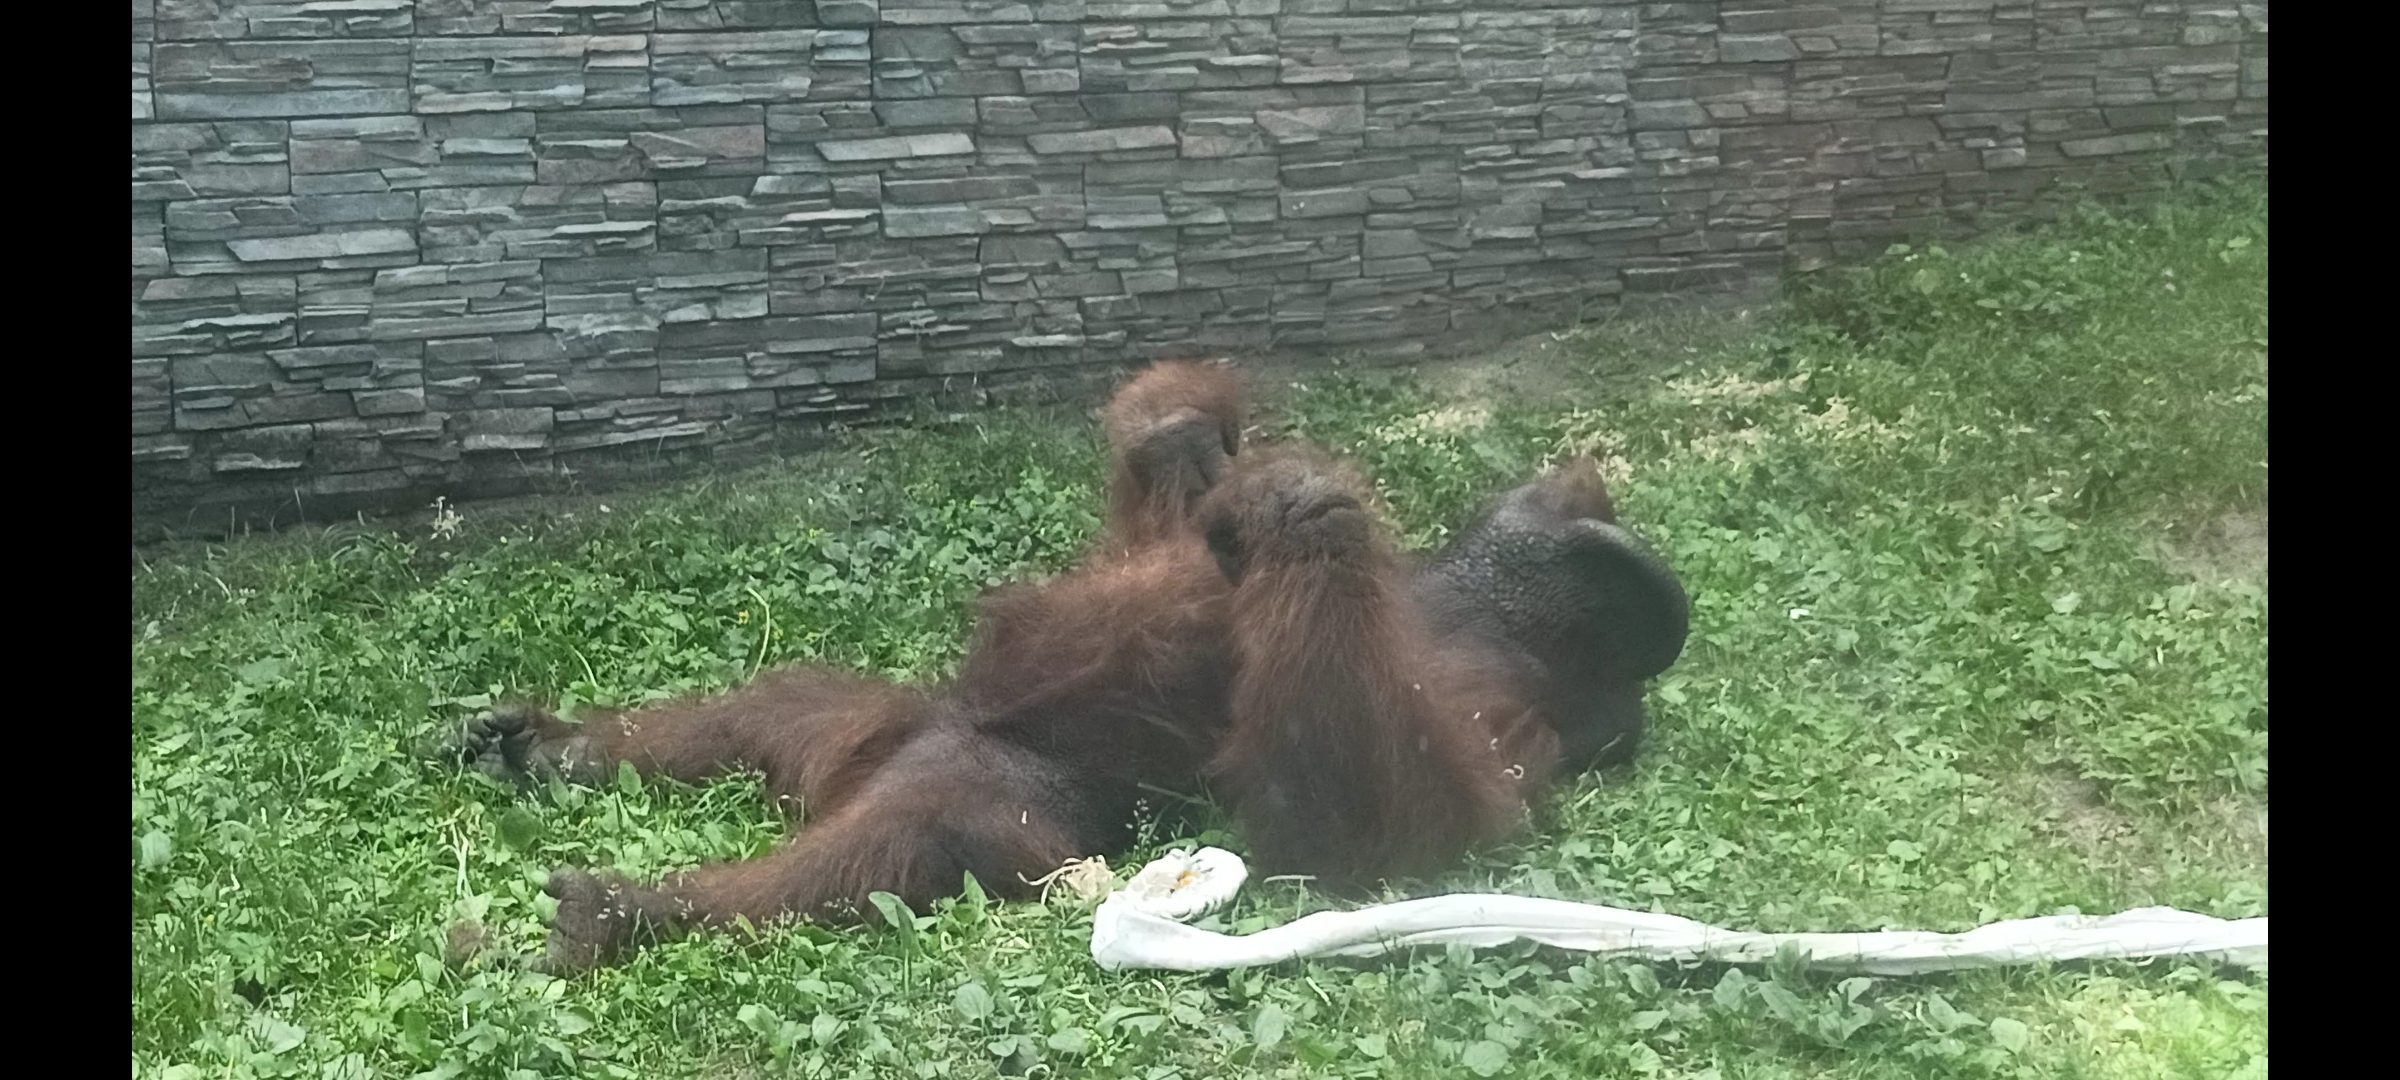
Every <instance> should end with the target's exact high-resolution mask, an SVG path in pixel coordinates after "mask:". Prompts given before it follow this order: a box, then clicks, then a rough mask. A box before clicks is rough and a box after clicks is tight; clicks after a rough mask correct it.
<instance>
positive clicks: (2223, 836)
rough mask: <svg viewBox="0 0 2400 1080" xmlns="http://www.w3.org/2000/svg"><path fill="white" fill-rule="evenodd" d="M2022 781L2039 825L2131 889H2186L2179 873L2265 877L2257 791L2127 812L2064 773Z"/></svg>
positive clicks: (2157, 892) (2146, 892)
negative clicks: (2173, 809)
mask: <svg viewBox="0 0 2400 1080" xmlns="http://www.w3.org/2000/svg"><path fill="white" fill-rule="evenodd" d="M2023 788H2024V791H2025V794H2026V796H2027V797H2028V799H2029V803H2028V804H2029V805H2030V806H2032V807H2033V809H2034V817H2035V819H2036V820H2037V821H2038V822H2040V826H2039V827H2040V828H2041V830H2042V831H2043V832H2045V833H2047V834H2049V835H2051V836H2053V837H2055V838H2056V839H2058V840H2059V841H2061V842H2062V843H2063V844H2064V845H2065V846H2066V847H2067V848H2068V849H2069V850H2072V851H2074V852H2076V853H2078V854H2079V855H2080V856H2081V857H2082V859H2083V860H2084V862H2085V863H2086V864H2087V865H2089V866H2091V867H2093V868H2095V869H2097V870H2099V871H2100V872H2102V873H2104V874H2107V875H2109V876H2110V877H2113V878H2114V879H2116V881H2117V883H2118V885H2119V886H2120V887H2122V888H2123V889H2125V890H2126V891H2127V892H2129V893H2131V894H2133V895H2135V896H2142V897H2150V896H2162V895H2170V894H2176V893H2189V892H2191V891H2192V890H2191V889H2189V888H2185V887H2182V885H2180V884H2179V879H2187V878H2213V879H2229V880H2238V879H2255V880H2260V881H2263V880H2265V878H2266V873H2267V865H2268V863H2267V803H2266V800H2265V799H2264V798H2262V797H2256V796H2250V795H2243V794H2239V793H2226V794H2221V795H2216V796H2213V797H2210V798H2208V799H2205V800H2203V801H2201V802H2200V803H2198V804H2197V805H2193V806H2189V807H2186V808H2185V809H2184V810H2183V811H2182V812H2180V813H2177V814H2174V815H2171V816H2169V815H2158V814H2140V813H2130V812H2128V811H2127V810H2126V809H2124V808H2122V807H2120V806H2118V805H2116V804H2115V803H2112V802H2111V801H2110V800H2109V798H2108V796H2107V794H2106V793H2105V792H2104V791H2103V790H2102V789H2101V787H2100V785H2098V784H2095V783H2093V782H2092V781H2090V780H2088V779H2085V778H2083V777H2080V776H2076V775H2074V774H2072V773H2066V772H2047V771H2046V772H2038V773H2034V774H2032V775H2030V776H2028V777H2027V778H2026V779H2025V781H2024V784H2023ZM2202 891H2206V890H2202Z"/></svg>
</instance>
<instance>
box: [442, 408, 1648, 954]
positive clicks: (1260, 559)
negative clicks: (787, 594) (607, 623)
mask: <svg viewBox="0 0 2400 1080" xmlns="http://www.w3.org/2000/svg"><path fill="white" fill-rule="evenodd" d="M1103 420H1104V425H1105V428H1106V430H1107V433H1108V436H1109V443H1110V449H1111V458H1112V466H1111V477H1110V482H1109V492H1108V499H1109V517H1108V522H1107V526H1106V529H1105V532H1104V535H1103V537H1102V539H1101V541H1100V543H1099V544H1098V545H1097V546H1096V548H1095V550H1094V551H1093V553H1092V554H1091V555H1090V557H1089V558H1088V559H1087V561H1086V562H1085V563H1084V564H1083V565H1081V566H1080V567H1078V568H1076V569H1074V570H1073V571H1071V572H1068V573H1066V574H1063V575H1061V576H1059V577H1057V578H1054V579H1052V580H1049V581H1047V582H1042V583H1039V584H1029V585H1018V586H1013V587H1010V588H1006V589H1002V590H999V591H997V592H995V593H993V594H992V595H990V596H989V597H987V598H985V599H984V600H983V601H982V602H981V604H980V618H979V620H978V626H977V633H976V639H975V643H974V646H973V648H972V650H971V651H970V652H969V654H968V657H967V659H966V661H965V662H964V664H963V665H962V666H961V668H960V670H959V672H958V675H957V677H956V678H955V679H954V680H953V681H951V682H950V683H949V684H948V685H946V686H940V687H933V688H922V689H920V688H912V687H904V686H895V685H891V684H889V683H884V682H879V681H875V680H871V679H865V678H861V677H858V676H854V675H848V674H844V673H840V672H835V671H830V670H827V669H824V668H821V667H815V666H807V665H802V666H797V667H793V668H788V669H784V670H781V671H777V672H773V673H769V674H766V675H763V676H761V677H759V678H758V679H757V680H755V681H753V682H752V683H751V684H750V685H748V686H746V687H743V688H741V689H739V690H736V691H733V692H731V693H727V694H724V695H720V696H716V697H711V698H705V699H697V700H686V701H678V702H673V703H668V704H660V705H652V706H646V707H643V708H639V709H633V710H628V711H623V712H617V713H611V714H605V715H601V716H597V717H594V718H592V719H590V720H588V721H586V722H585V723H583V724H579V725H577V724H566V723H563V722H561V721H559V720H558V719H557V718H555V717H553V716H551V715H549V714H548V713H546V712H542V711H540V710H538V709H531V708H514V709H506V710H501V711H498V712H495V713H493V714H491V715H488V716H485V717H482V718H479V719H478V720H476V721H474V722H472V723H470V724H469V725H468V727H467V729H466V731H465V732H464V737H463V739H462V740H461V742H460V744H459V746H458V752H460V753H461V754H462V755H463V756H464V757H465V758H466V759H467V760H470V761H476V762H479V763H481V764H483V765H484V766H485V767H486V768H487V770H489V771H492V772H494V773H496V774H500V775H507V776H511V777H514V778H517V779H519V780H521V781H529V780H531V779H533V778H536V777H540V776H544V775H561V776H564V777H566V778H569V779H574V780H581V781H590V780H594V779H598V778H600V777H603V776H605V775H607V774H608V773H609V772H610V771H611V770H613V769H615V768H616V767H617V765H618V763H620V762H630V763H632V764H633V765H634V766H635V767H636V768H638V769H641V770H643V771H645V772H650V773H656V774H661V775H666V776H673V777H676V778H679V779H683V780H691V781H698V780H703V779H706V778H707V777H709V776H711V775H714V774H716V773H719V772H722V771H724V770H726V769H729V768H753V769H758V770H761V771H763V772H764V773H765V774H766V780H767V787H768V790H769V791H770V792H771V793H772V794H773V795H775V796H776V797H777V798H778V799H781V800H797V801H798V802H799V803H800V804H801V805H802V806H803V807H804V808H805V810H806V813H807V815H808V818H809V821H808V823H807V824H806V826H805V827H804V828H802V829H800V830H799V831H798V833H797V834H796V835H795V836H794V837H793V838H792V840H790V841H789V842H788V843H786V844H784V845H783V846H782V847H780V848H779V849H777V850H776V851H774V852H772V853H770V854H768V855H766V856H763V857H761V858H757V859H751V860H747V861H743V862H737V863H724V864H718V865H713V866H704V867H700V868H698V869H696V870H692V871H689V872H687V873H684V874H679V875H675V876H672V877H670V878H668V879H667V880H665V881H662V882H660V883H658V884H656V885H639V884H635V883H632V882H628V881H625V880H623V879H621V878H617V877H614V876H594V875H592V874H588V873H585V872H583V871H579V870H572V869H561V870H559V871H557V872H555V873H554V874H553V875H552V877H551V881H550V884H549V886H548V888H549V891H550V892H551V894H552V895H554V896H556V897H557V898H558V900H559V905H558V913H557V917H556V919H555V921H554V924H553V931H552V936H551V941H550V951H549V956H548V958H547V964H548V966H549V967H551V968H552V969H553V970H560V971H571V970H576V969H580V968H584V967H588V966H591V965H593V964H599V963H606V962H609V961H611V960H613V959H614V958H616V957H617V956H618V955H620V954H621V953H622V952H623V951H624V950H625V949H627V948H629V947H633V946H637V945H639V944H640V943H642V942H643V941H645V940H648V939H650V938H651V937H653V936H655V935H656V934H658V933H661V932H672V931H675V930H679V929H682V928H688V927H705V926H716V925H723V924H726V923H729V922H732V921H733V920H735V919H748V920H750V921H752V922H754V923H757V922H765V921H767V920H770V919H775V918H781V917H792V916H796V917H804V918H818V919H848V918H855V917H858V916H859V914H860V913H861V912H862V911H863V910H864V908H865V906H866V903H865V902H866V898H867V894H868V893H870V892H875V891H886V892H891V893H894V894H896V895H898V896H899V897H900V898H901V899H902V900H903V901H905V902H907V903H908V904H910V905H912V906H916V907H920V908H922V907H923V906H925V905H927V904H929V903H931V902H932V901H933V900H935V899H937V898H939V897H942V896H947V895H952V894H954V893H956V892H957V890H958V889H959V887H960V885H961V882H962V875H964V874H969V873H971V874H973V875H974V876H975V878H976V880H977V881H978V882H980V883H981V884H982V885H983V886H984V887H985V888H986V889H988V890H990V891H992V892H993V893H996V894H998V895H1001V896H1007V897H1023V896H1028V895H1031V894H1032V893H1033V892H1034V891H1035V890H1034V887H1033V885H1032V884H1031V882H1032V880H1033V879H1035V878H1037V877H1039V876H1041V875H1042V874H1044V873H1047V872H1048V871H1050V870H1053V869H1055V868H1057V867H1058V866H1059V865H1060V864H1061V863H1063V862H1065V861H1067V860H1069V859H1073V858H1080V857H1085V856H1089V855H1093V854H1101V853H1115V852H1117V851H1121V850H1122V849H1123V847H1124V845H1125V844H1126V843H1127V842H1128V841H1129V839H1130V838H1131V832H1130V829H1131V826H1132V825H1133V823H1134V822H1135V821H1136V819H1137V818H1138V817H1139V816H1140V814H1141V813H1142V809H1143V804H1144V803H1145V801H1146V799H1147V793H1149V792H1153V791H1166V792H1192V791H1195V790H1196V789H1198V788H1199V787H1200V786H1201V785H1202V784H1203V783H1204V782H1207V781H1213V782H1214V783H1215V785H1216V786H1218V787H1219V788H1220V789H1221V790H1222V792H1223V793H1224V794H1225V795H1226V796H1227V797H1228V798H1229V801H1230V804H1231V808H1232V810H1233V811H1234V813H1235V814H1236V816H1237V817H1239V818H1240V820H1241V821H1242V823H1243V825H1244V827H1245V828H1246V830H1247V831H1248V833H1249V835H1250V837H1251V840H1252V844H1253V848H1254V853H1255V855H1256V858H1257V860H1258V862H1259V863H1260V864H1261V865H1262V867H1265V868H1268V869H1270V870H1274V871H1290V872H1304V873H1312V874H1318V875H1321V876H1326V877H1331V878H1338V879H1344V880H1364V879H1370V878H1373V877H1377V876H1382V875H1387V874H1408V873H1420V872H1426V871H1431V870H1436V869H1439V868H1441V867H1442V866H1444V865H1446V864H1447V863H1449V862H1451V861H1452V860H1454V859H1456V858H1457V857H1458V856H1459V854H1460V853H1461V852H1463V851H1464V850H1466V848H1468V847H1469V846H1470V845H1472V844H1475V843H1478V842H1481V841H1485V840H1489V839H1492V838H1495V837H1498V836H1501V835H1503V834H1504V833H1506V832H1507V831H1508V830H1509V829H1510V828H1512V827H1513V826H1514V825H1515V824H1516V823H1517V822H1518V821H1519V820H1521V819H1522V817H1523V815H1524V811H1525V807H1526V805H1527V800H1528V799H1529V798H1531V797H1533V796H1534V795H1535V794H1537V793H1538V792H1539V791H1540V790H1541V789H1542V788H1543V786H1545V785H1546V784H1547V783H1549V782H1550V780H1551V778H1552V776H1553V775H1554V773H1555V772H1556V771H1557V768H1558V763H1559V749H1558V748H1559V740H1558V736H1557V735H1556V734H1555V733H1554V732H1553V729H1552V726H1551V720H1550V713H1551V712H1552V711H1555V710H1552V709H1546V707H1545V705H1544V704H1543V703H1542V701H1541V700H1540V697H1541V694H1542V691H1543V688H1544V686H1546V685H1547V683H1545V682H1543V680H1544V679H1546V678H1548V675H1547V674H1546V673H1547V671H1548V669H1547V668H1544V667H1542V666H1541V665H1540V664H1538V663H1536V662H1535V661H1533V660H1530V659H1527V658H1526V657H1525V656H1520V655H1518V654H1519V653H1523V652H1525V649H1524V647H1523V646H1521V645H1520V644H1516V643H1513V642H1512V639H1510V638H1509V637H1508V635H1507V633H1505V632H1494V631H1489V628H1488V627H1484V622H1489V621H1490V620H1484V622H1477V621H1475V619H1474V618H1472V617H1470V616H1474V615H1475V611H1474V607H1473V604H1472V601H1471V596H1470V594H1472V593H1473V592H1474V590H1475V588H1476V586H1475V585H1474V584H1473V582H1474V581H1476V580H1482V579H1481V578H1474V577H1472V576H1471V575H1470V576H1469V577H1467V578H1461V579H1460V581H1462V582H1465V584H1459V583H1452V584H1451V585H1450V586H1448V588H1449V592H1447V593H1442V594H1440V595H1442V596H1446V597H1451V602H1449V603H1448V606H1444V605H1443V604H1434V605H1432V606H1430V607H1429V606H1427V605H1426V604H1425V603H1422V602H1420V601H1419V600H1418V599H1416V596H1415V593H1413V592H1412V584H1411V579H1410V575H1409V574H1408V573H1407V572H1406V571H1405V570H1404V569H1403V567H1402V566H1401V564H1400V562H1399V561H1398V559H1397V558H1396V556H1395V555H1394V553H1393V551H1392V549H1391V547H1390V543H1389V541H1388V539H1387V538H1386V537H1385V536H1384V535H1383V532H1382V530H1381V528H1380V526H1379V525H1378V524H1377V522H1376V521H1375V520H1374V518H1373V516H1372V515H1371V514H1370V512H1369V511H1368V509H1367V507H1366V505H1365V503H1364V501H1363V496H1362V494H1361V492H1362V491H1363V488H1362V486H1361V485H1360V484H1359V483H1358V481H1357V480H1356V479H1355V478H1354V477H1352V476H1351V475H1350V474H1349V473H1348V472H1346V471H1345V470H1343V469H1342V468H1341V467H1340V466H1338V465H1336V464H1335V463H1333V462H1331V461H1329V460H1327V459H1324V458H1322V457H1321V456H1318V455H1315V454H1312V453H1309V452H1306V451H1290V452H1281V453H1273V454H1267V455H1251V456H1249V457H1241V456H1240V455H1241V424H1242V388H1241V385H1240V383H1239V381H1238V377H1237V376H1236V374H1235V373H1234V372H1233V371H1232V370H1231V369H1229V368H1226V367H1223V366H1220V365H1207V364H1194V363H1162V364H1158V365H1155V366H1153V367H1151V368H1150V369H1148V370H1147V371H1145V372H1144V373H1142V374H1141V375H1140V376H1139V377H1137V378H1136V379H1134V380H1133V381H1132V382H1130V383H1129V384H1128V385H1127V386H1125V387H1124V388H1123V389H1122V390H1121V391H1120V392H1119V393H1118V395H1117V396H1116V398H1115V399H1114V401H1112V402H1111V404H1110V405H1109V407H1108V409H1107V410H1106V411H1105V412H1104V414H1103ZM1237 460H1238V462H1239V464H1238V465H1237ZM1598 483H1599V479H1598V474H1597V472H1596V471H1591V470H1589V469H1588V468H1578V469H1576V470H1570V471H1568V472H1564V473H1558V474H1553V475H1552V476H1551V477H1548V478H1545V479H1544V480H1543V481H1541V482H1539V483H1537V484H1536V485H1533V486H1532V487H1531V488H1530V489H1520V492H1519V496H1521V497H1523V498H1527V499H1531V500H1532V501H1533V503H1534V504H1535V505H1538V506H1539V507H1541V508H1542V510H1543V512H1545V513H1556V514H1565V515H1568V516H1586V515H1589V514H1592V513H1594V512H1597V513H1599V514H1603V515H1606V516H1608V517H1613V516H1614V515H1613V511H1612V510H1610V508H1609V507H1608V504H1607V496H1606V493H1605V491H1604V490H1601V489H1600V488H1599V486H1598ZM1529 573H1532V574H1534V575H1535V576H1537V577H1541V580H1543V581H1545V582H1546V581H1547V580H1548V579H1547V577H1546V576H1543V575H1548V574H1550V573H1551V572H1550V571H1548V570H1546V569H1545V570H1540V571H1529ZM1520 576H1522V575H1520ZM1502 587H1503V588H1509V587H1513V586H1510V585H1509V584H1508V583H1507V582H1503V583H1502ZM1419 591H1422V590H1419ZM1454 594H1455V595H1454ZM1458 597H1470V598H1469V599H1466V600H1459V599H1458ZM1679 597H1680V594H1678V598H1679ZM1453 609H1456V610H1453ZM1429 612H1430V613H1432V617H1431V618H1429V615H1428V613H1429ZM1458 612H1465V613H1466V615H1465V616H1460V615H1459V614H1458ZM1437 623H1438V624H1439V625H1437ZM1453 624H1455V625H1453ZM1495 625H1496V624H1495ZM1678 633H1680V631H1678ZM1679 641H1680V637H1678V642H1679ZM1617 681H1618V682H1620V683H1621V682H1622V679H1618V680H1617ZM1612 685H1614V684H1612ZM1634 706H1635V708H1636V710H1637V712H1638V708H1639V686H1638V681H1637V682H1636V683H1635V684H1634ZM1637 719H1638V716H1637Z"/></svg>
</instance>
